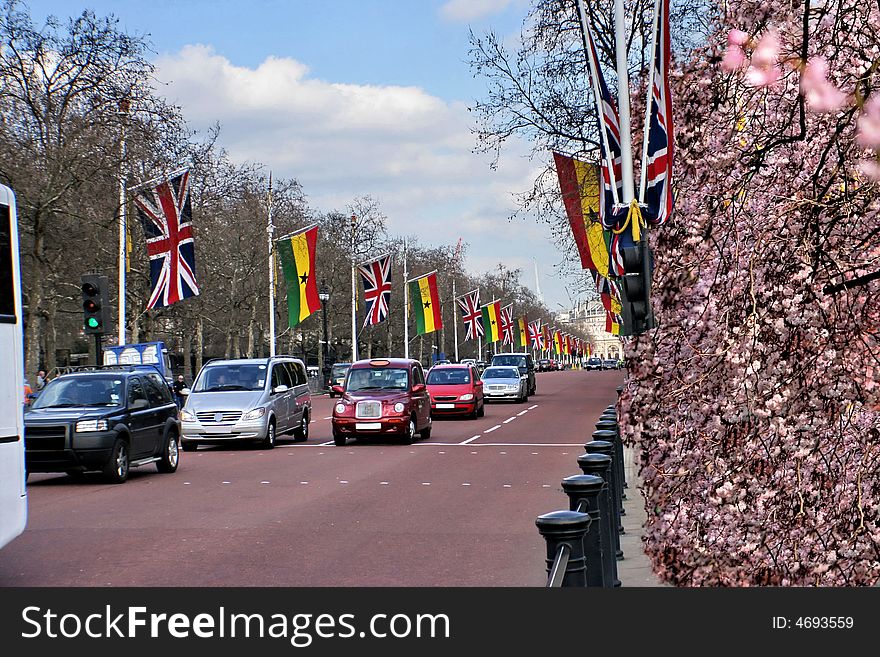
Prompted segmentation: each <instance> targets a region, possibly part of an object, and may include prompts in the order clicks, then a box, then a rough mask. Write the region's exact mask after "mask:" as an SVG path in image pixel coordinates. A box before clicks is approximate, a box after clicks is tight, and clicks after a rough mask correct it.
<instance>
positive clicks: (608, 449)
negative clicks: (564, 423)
mask: <svg viewBox="0 0 880 657" xmlns="http://www.w3.org/2000/svg"><path fill="white" fill-rule="evenodd" d="M593 433H594V434H595V433H596V432H593ZM584 449H586V450H587V454H604V455H605V456H608V457H610V458H611V466H610V472H609V473H608V478H607V480H606V481H607V483H608V503H609V505H610V509H611V518H612V522H611V526H612V527H616V529H617V531H616V532H612V534H613V538H614V554H615V556H616V557H617V558H618V559H623V550H621V549H620V535H621V534H623V533H625V532H624V530H623V523H622V522H621V518H620V498H618V497H617V481H616V477H615V474H614V445H613V444H612V443H610V442H608V441H607V440H593V441H592V442H589V443H587V444H586V445H584Z"/></svg>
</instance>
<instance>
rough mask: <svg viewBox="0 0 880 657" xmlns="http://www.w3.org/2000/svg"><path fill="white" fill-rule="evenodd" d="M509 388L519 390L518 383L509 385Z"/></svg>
mask: <svg viewBox="0 0 880 657" xmlns="http://www.w3.org/2000/svg"><path fill="white" fill-rule="evenodd" d="M507 389H508V390H519V386H517V385H513V386H507Z"/></svg>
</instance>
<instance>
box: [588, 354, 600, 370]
mask: <svg viewBox="0 0 880 657" xmlns="http://www.w3.org/2000/svg"><path fill="white" fill-rule="evenodd" d="M587 369H588V370H601V369H602V359H601V358H599V357H598V356H593V357H592V358H590V359H589V360H588V361H587Z"/></svg>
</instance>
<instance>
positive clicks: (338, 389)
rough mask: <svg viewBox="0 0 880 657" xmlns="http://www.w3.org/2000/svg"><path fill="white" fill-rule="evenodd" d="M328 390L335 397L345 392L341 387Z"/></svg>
mask: <svg viewBox="0 0 880 657" xmlns="http://www.w3.org/2000/svg"><path fill="white" fill-rule="evenodd" d="M330 390H332V391H333V392H334V393H336V394H337V395H341V394H342V393H344V392H345V390H343V388H342V386H332V387H331V388H330Z"/></svg>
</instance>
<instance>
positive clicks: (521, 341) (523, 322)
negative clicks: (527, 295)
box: [513, 315, 529, 349]
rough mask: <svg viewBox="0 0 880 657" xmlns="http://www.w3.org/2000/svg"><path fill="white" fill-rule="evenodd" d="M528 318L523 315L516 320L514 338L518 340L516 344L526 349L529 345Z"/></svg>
mask: <svg viewBox="0 0 880 657" xmlns="http://www.w3.org/2000/svg"><path fill="white" fill-rule="evenodd" d="M528 323H529V321H528V319H526V316H525V315H523V316H522V317H520V318H519V319H518V320H516V327H515V328H514V331H513V334H514V339H515V340H516V346H517V347H520V348H521V349H526V348H528V346H529V331H528V329H527V328H526V326H528Z"/></svg>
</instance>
